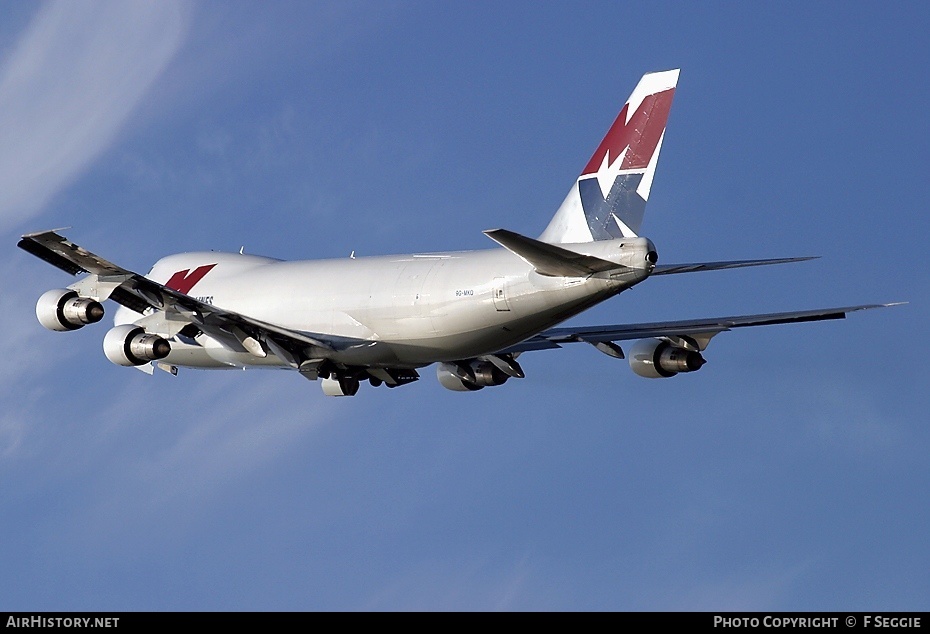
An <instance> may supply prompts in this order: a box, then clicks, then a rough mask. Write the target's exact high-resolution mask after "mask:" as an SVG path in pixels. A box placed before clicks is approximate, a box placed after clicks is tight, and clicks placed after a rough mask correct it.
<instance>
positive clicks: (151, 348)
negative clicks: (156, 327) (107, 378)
mask: <svg viewBox="0 0 930 634" xmlns="http://www.w3.org/2000/svg"><path fill="white" fill-rule="evenodd" d="M170 352H171V344H169V343H168V342H167V341H166V340H165V339H164V338H162V337H159V336H158V335H150V334H148V333H147V332H145V330H144V329H143V328H142V327H140V326H133V325H129V324H127V325H125V326H116V327H115V328H111V329H110V331H109V332H108V333H107V334H106V336H105V337H104V338H103V353H104V354H105V355H107V359H109V360H110V361H112V362H113V363H115V364H116V365H124V366H134V365H144V364H146V363H148V362H149V361H157V360H158V359H164V358H165V357H167V356H168V354H169V353H170Z"/></svg>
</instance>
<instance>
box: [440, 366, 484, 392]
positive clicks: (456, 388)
mask: <svg viewBox="0 0 930 634" xmlns="http://www.w3.org/2000/svg"><path fill="white" fill-rule="evenodd" d="M459 374H460V370H459V369H458V368H457V367H456V366H455V364H454V363H440V364H439V365H438V366H436V378H437V379H439V384H440V385H442V386H443V387H444V388H446V389H447V390H452V391H453V392H474V391H476V390H480V389H481V388H482V387H484V386H483V385H476V384H475V383H472V382H471V381H468V380H465V379H462V378H459Z"/></svg>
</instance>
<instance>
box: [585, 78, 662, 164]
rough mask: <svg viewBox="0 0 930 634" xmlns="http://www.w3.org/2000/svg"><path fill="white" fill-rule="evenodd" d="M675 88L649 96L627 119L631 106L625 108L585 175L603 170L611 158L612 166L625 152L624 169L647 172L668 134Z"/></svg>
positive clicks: (589, 162)
mask: <svg viewBox="0 0 930 634" xmlns="http://www.w3.org/2000/svg"><path fill="white" fill-rule="evenodd" d="M674 96H675V89H674V88H669V89H668V90H663V91H662V92H657V93H655V94H652V95H648V96H647V97H646V98H645V99H643V102H642V103H641V104H639V106H638V107H637V108H636V111H635V112H634V113H633V115H632V116H630V117H629V120H627V114H628V110H629V107H630V106H629V104H626V105H625V106H623V110H621V111H620V115H619V116H618V117H617V120H616V121H614V124H613V125H612V126H610V130H609V131H608V132H607V136H605V137H604V140H603V141H601V145H600V146H599V147H598V148H597V151H596V152H595V153H594V156H592V157H591V160H590V161H588V165H587V167H585V168H584V171H583V172H581V173H582V174H593V173H594V172H596V171H597V170H598V169H600V167H601V164H602V163H603V162H604V157H605V156H606V157H607V164H608V166H611V165H613V162H614V161H616V160H617V159H618V158H619V157H620V155H621V154H623V150H624V149H626V148H629V150H627V153H626V156H625V157H624V158H623V163H622V164H621V165H620V169H623V170H627V169H644V168H645V167H646V166H647V165H648V164H649V160H650V159H651V158H652V155H653V153H654V152H655V151H656V146H657V145H659V139H660V138H661V137H662V133H663V132H664V131H665V123H666V121H668V112H669V110H671V108H672V97H674Z"/></svg>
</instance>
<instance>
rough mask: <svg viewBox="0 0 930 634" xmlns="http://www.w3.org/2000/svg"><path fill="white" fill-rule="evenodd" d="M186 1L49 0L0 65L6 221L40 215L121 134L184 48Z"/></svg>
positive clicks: (1, 190)
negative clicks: (138, 107) (176, 55)
mask: <svg viewBox="0 0 930 634" xmlns="http://www.w3.org/2000/svg"><path fill="white" fill-rule="evenodd" d="M187 14H188V12H187V10H186V7H185V5H184V4H181V3H178V2H168V1H160V2H137V1H124V0H121V1H119V2H111V1H98V0H94V1H81V2H67V1H61V0H60V1H57V2H52V3H49V4H47V5H45V6H43V7H42V8H41V9H40V10H39V12H38V13H37V14H36V16H35V17H34V18H33V20H32V22H31V24H30V25H29V28H28V29H27V30H26V32H25V33H24V34H23V35H22V36H21V37H20V39H19V41H18V42H17V44H16V45H15V46H14V47H13V49H12V51H11V52H10V53H9V54H8V56H7V57H6V59H5V60H4V62H3V64H2V67H0V123H2V124H0V230H7V229H9V228H10V227H11V226H13V225H14V224H15V223H17V222H21V221H23V220H24V219H26V218H28V217H31V216H33V215H35V214H36V213H38V212H40V211H41V210H42V208H43V207H44V206H45V205H46V204H47V203H48V202H49V200H50V199H51V198H52V196H54V195H55V194H56V193H57V192H59V191H61V189H63V188H64V187H66V186H67V185H69V184H70V183H71V182H73V181H74V180H75V179H76V178H77V177H78V176H79V175H80V174H81V173H82V172H83V171H84V170H85V169H86V168H87V166H88V165H89V164H90V163H91V162H92V161H93V160H94V159H95V158H96V157H97V156H99V155H100V153H101V152H103V151H104V150H105V149H106V148H107V147H108V146H109V145H110V144H111V143H112V142H113V140H114V138H115V137H116V135H117V133H118V132H119V130H120V129H121V128H122V127H123V125H124V124H125V123H126V121H127V119H128V118H129V116H130V114H131V113H132V112H133V110H134V108H135V107H136V106H137V105H138V104H139V102H140V101H141V100H142V98H143V97H144V96H145V94H146V91H147V90H148V89H149V88H150V87H151V85H152V84H153V82H154V81H155V80H156V79H157V78H158V77H159V75H161V73H162V72H163V71H164V69H165V68H166V66H167V65H168V63H169V62H170V61H171V59H172V58H173V57H174V55H175V53H177V51H178V49H179V48H180V46H181V44H182V42H183V39H184V35H185V32H186V29H187V22H188V15H187Z"/></svg>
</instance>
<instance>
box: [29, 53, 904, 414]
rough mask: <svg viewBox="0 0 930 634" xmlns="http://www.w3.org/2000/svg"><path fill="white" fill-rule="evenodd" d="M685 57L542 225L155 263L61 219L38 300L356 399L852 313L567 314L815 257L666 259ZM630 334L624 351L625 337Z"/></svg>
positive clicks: (676, 349) (71, 318) (627, 115)
mask: <svg viewBox="0 0 930 634" xmlns="http://www.w3.org/2000/svg"><path fill="white" fill-rule="evenodd" d="M678 77H679V70H678V69H675V70H668V71H662V72H655V73H647V74H646V75H644V76H643V77H642V79H641V80H640V81H639V83H638V84H637V86H636V88H635V89H634V90H633V93H632V94H631V95H630V98H629V99H628V100H627V102H626V104H625V105H624V106H623V108H622V110H621V111H620V114H619V115H618V116H617V118H616V120H615V121H614V123H613V125H611V127H610V129H609V130H608V131H607V134H606V136H605V137H604V138H603V140H602V141H601V143H600V145H599V146H598V147H597V150H596V151H595V152H594V154H593V155H592V157H591V159H590V160H589V161H588V163H587V165H586V166H585V167H584V169H583V170H582V172H581V175H580V176H578V178H577V179H576V180H575V182H574V183H573V184H572V187H571V189H570V191H569V193H568V195H567V196H566V198H565V200H564V202H563V203H562V204H561V206H560V207H559V208H558V210H557V211H556V213H555V216H554V217H553V218H552V219H551V221H550V222H549V224H548V226H547V227H546V228H545V230H544V231H543V232H542V234H541V235H540V236H539V237H538V238H531V237H527V236H524V235H521V234H518V233H515V232H513V231H509V230H506V229H493V230H488V231H485V232H484V233H485V234H486V235H487V236H488V237H489V238H490V239H491V240H493V241H495V242H496V243H497V244H498V245H499V247H502V248H494V249H490V250H482V251H452V252H437V253H416V254H409V255H388V256H376V257H358V258H356V257H355V255H354V253H353V254H352V255H351V256H350V257H348V258H343V259H329V260H311V261H282V260H278V259H275V258H270V257H261V256H257V255H251V254H246V253H244V252H243V251H242V250H240V252H238V253H222V252H214V251H208V252H196V253H180V254H176V255H169V256H167V257H165V258H162V259H160V260H158V262H156V263H155V265H154V266H153V267H152V269H151V270H150V271H149V272H148V273H147V274H146V275H140V274H138V273H135V272H133V271H130V270H127V269H124V268H122V267H120V266H118V265H116V264H113V263H111V262H109V261H107V260H105V259H103V258H102V257H100V256H98V255H95V254H94V253H91V252H90V251H88V250H86V249H84V248H82V247H80V246H78V245H76V244H74V243H73V242H71V241H70V240H68V239H67V238H65V237H64V236H62V235H60V234H59V233H57V231H60V230H59V229H56V230H50V231H42V232H38V233H31V234H27V235H24V236H22V239H21V240H20V241H19V243H18V246H19V247H20V248H22V249H24V250H25V251H27V252H29V253H31V254H32V255H35V256H37V257H39V258H41V259H43V260H45V261H46V262H48V263H50V264H52V265H53V266H56V267H58V268H60V269H62V270H64V271H66V272H68V273H70V274H72V275H77V274H80V273H84V274H86V275H85V276H84V277H83V278H81V279H80V280H78V281H77V282H76V283H74V284H71V285H70V286H68V287H67V288H63V289H55V290H50V291H48V292H46V293H45V294H43V295H42V296H41V297H40V298H39V300H38V302H37V304H36V316H37V317H38V320H39V322H40V323H41V324H42V325H43V326H44V327H46V328H48V329H49V330H53V331H62V332H67V331H71V330H77V329H78V328H82V327H83V326H85V325H87V324H91V323H96V322H99V321H100V320H101V319H102V318H103V316H104V312H105V311H104V307H103V302H104V301H105V300H112V301H114V302H116V304H118V305H119V307H118V308H117V310H116V312H115V315H114V327H113V328H111V329H110V330H109V331H108V332H107V333H106V335H105V336H104V338H103V350H104V354H105V355H106V357H107V358H108V359H109V360H110V361H112V362H113V363H115V364H117V365H121V366H129V367H136V368H139V369H142V370H144V371H146V372H147V373H149V374H153V373H154V370H155V368H158V369H161V370H164V371H166V372H169V373H171V374H175V375H176V374H177V373H178V368H179V367H185V368H227V369H229V368H243V369H245V368H253V367H274V368H285V369H292V370H296V371H297V372H298V373H299V374H300V375H302V376H304V377H306V378H307V379H310V380H314V381H316V380H320V381H321V384H322V388H323V392H324V394H327V395H329V396H354V395H355V394H356V393H357V392H358V390H359V385H360V383H361V382H362V381H365V380H367V381H368V382H369V383H370V384H371V385H372V386H374V387H378V386H380V385H387V386H388V387H397V386H400V385H405V384H408V383H412V382H414V381H416V380H418V379H419V378H420V375H419V373H418V370H419V369H422V368H424V367H426V366H429V365H432V364H436V373H437V377H438V380H439V383H440V384H441V385H442V386H443V387H445V388H448V389H450V390H453V391H458V392H473V391H477V390H481V389H483V388H485V387H491V386H498V385H503V384H504V383H506V382H507V381H508V380H510V379H512V378H524V372H523V369H522V368H521V366H520V364H519V363H518V361H517V358H518V357H519V355H521V354H523V353H525V352H530V351H535V350H544V349H553V348H559V347H561V346H562V345H564V344H567V343H587V344H590V345H591V346H593V347H594V348H595V349H597V350H598V351H600V352H602V353H604V354H606V355H608V356H610V357H615V358H619V359H623V358H628V361H629V364H630V367H631V368H632V370H633V372H635V373H636V374H637V375H639V376H642V377H646V378H669V377H672V376H675V375H677V374H683V373H690V372H696V371H697V370H699V369H701V367H702V366H703V365H704V363H705V359H704V356H703V354H702V353H703V352H704V350H705V349H706V348H707V345H708V344H709V342H710V340H711V339H712V338H713V337H714V336H716V335H717V334H719V333H721V332H724V331H728V330H732V329H734V328H742V327H748V326H761V325H772V324H787V323H798V322H807V321H819V320H828V319H842V318H845V316H846V315H847V314H848V313H852V312H855V311H861V310H866V309H871V308H879V307H883V306H891V305H893V304H869V305H860V306H849V307H843V308H824V309H815V310H804V311H794V312H781V313H771V314H762V315H741V316H732V317H715V318H708V319H692V320H684V321H670V322H656V323H641V324H618V325H605V326H593V327H578V328H573V327H557V326H558V324H560V323H562V322H564V321H565V320H567V319H569V318H570V317H573V316H575V315H577V314H579V313H581V312H582V311H584V310H586V309H588V308H590V307H592V306H594V305H596V304H599V303H601V302H603V301H605V300H607V299H609V298H611V297H614V296H616V295H618V294H620V293H622V292H623V291H625V290H627V289H629V288H632V287H633V286H635V285H637V284H639V283H641V282H644V281H645V280H647V279H648V278H650V277H652V276H655V275H673V274H683V273H691V272H695V271H709V270H725V269H734V268H741V267H751V266H761V265H771V264H782V263H789V262H800V261H803V260H809V259H811V258H807V257H793V258H778V259H765V260H737V261H720V262H699V263H694V264H670V265H669V264H659V263H658V252H657V251H656V247H655V245H654V244H653V243H652V241H651V240H649V238H647V237H644V236H642V235H640V233H641V226H642V221H643V217H644V213H645V208H646V202H647V201H648V199H649V193H650V190H651V188H652V183H653V177H654V175H655V170H656V164H657V161H658V157H659V151H660V150H661V147H662V141H663V140H664V138H665V128H666V123H667V120H668V115H669V111H670V109H671V105H672V99H673V97H674V94H675V89H676V87H677V85H678ZM620 341H633V342H634V343H633V344H632V345H631V347H629V348H628V352H624V350H623V348H621V346H620V345H619V344H618V343H617V342H620Z"/></svg>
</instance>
